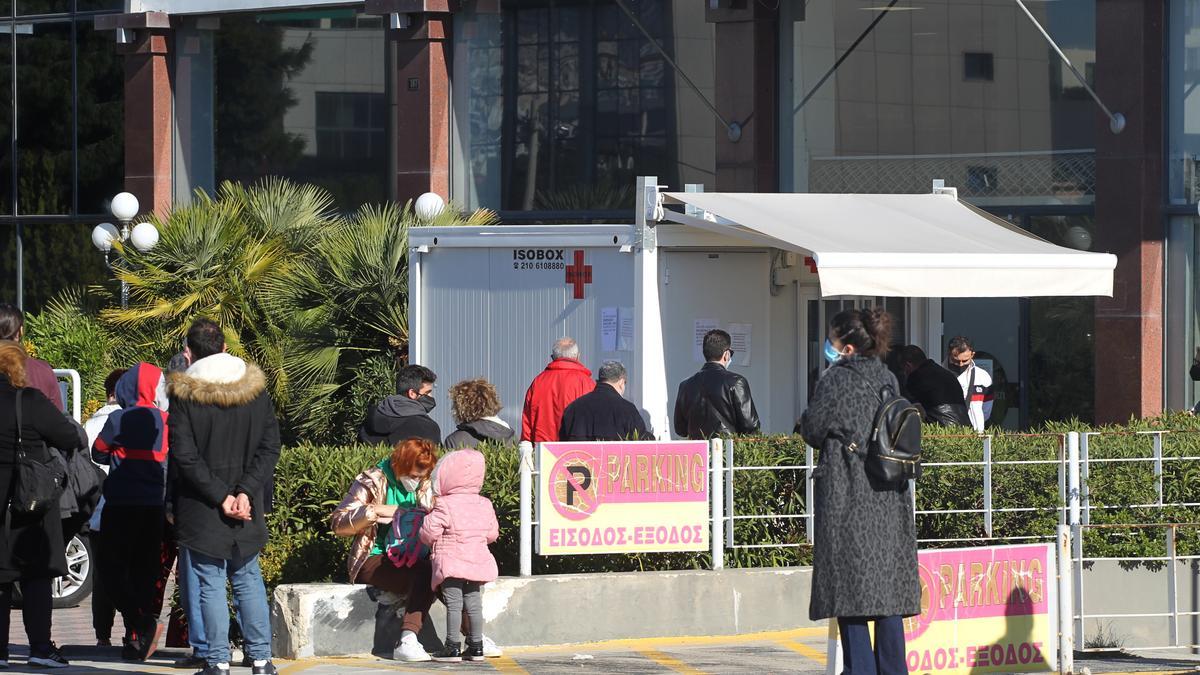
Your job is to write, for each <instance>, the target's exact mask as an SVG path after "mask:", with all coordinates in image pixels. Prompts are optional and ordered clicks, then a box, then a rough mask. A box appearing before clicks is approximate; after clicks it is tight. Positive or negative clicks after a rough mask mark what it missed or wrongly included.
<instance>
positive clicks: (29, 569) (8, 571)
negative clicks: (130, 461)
mask: <svg viewBox="0 0 1200 675" xmlns="http://www.w3.org/2000/svg"><path fill="white" fill-rule="evenodd" d="M26 358H28V357H27V356H26V354H25V350H24V349H23V348H22V347H21V345H19V344H17V343H16V342H10V341H7V340H4V341H0V491H2V494H3V495H4V520H3V524H2V525H0V636H3V638H4V642H3V645H4V648H3V650H0V661H4V662H6V663H7V661H8V626H9V609H10V607H11V605H12V592H13V582H20V584H21V599H22V606H21V613H22V618H23V619H24V621H25V634H26V635H27V636H28V638H29V648H30V650H29V663H30V665H39V666H43V667H48V668H62V667H64V666H66V665H67V661H66V659H64V658H63V657H62V654H60V653H59V651H58V648H57V647H56V646H55V645H54V643H53V642H51V641H50V610H51V598H50V584H51V582H52V581H53V580H54V579H56V578H57V577H61V576H63V575H64V574H66V573H67V559H66V555H65V553H64V546H63V532H62V521H61V520H60V516H59V510H58V508H57V506H56V507H54V508H51V509H50V510H49V511H48V512H47V513H45V514H43V515H37V516H18V515H13V513H12V511H11V510H10V509H9V508H8V504H9V502H10V500H11V499H12V495H13V489H14V487H15V485H16V484H15V480H16V473H15V471H14V470H13V465H14V462H15V460H16V441H17V434H16V426H17V416H16V400H17V392H18V391H22V392H23V393H22V394H21V418H22V426H21V436H22V440H23V441H24V445H25V447H26V448H29V447H31V446H32V447H37V446H38V445H39V442H44V443H45V445H48V446H52V447H55V448H59V449H61V450H65V451H77V450H78V449H79V448H82V447H83V446H84V445H86V443H87V437H86V436H85V435H84V433H83V427H80V426H77V425H75V424H72V423H71V422H70V421H69V420H68V419H67V417H66V416H65V415H63V414H62V412H61V411H59V410H58V408H56V407H55V406H54V404H53V403H51V402H50V400H49V399H47V398H46V396H45V395H44V394H42V393H41V392H40V391H38V390H36V389H33V388H25V360H26ZM46 451H47V452H50V450H49V449H48V448H47V450H46Z"/></svg>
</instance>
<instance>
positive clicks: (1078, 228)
mask: <svg viewBox="0 0 1200 675" xmlns="http://www.w3.org/2000/svg"><path fill="white" fill-rule="evenodd" d="M1067 245H1068V246H1070V247H1071V248H1073V249H1077V250H1080V251H1087V250H1089V249H1091V248H1092V233H1091V232H1088V229H1087V228H1086V227H1084V226H1082V225H1074V226H1071V227H1068V228H1067Z"/></svg>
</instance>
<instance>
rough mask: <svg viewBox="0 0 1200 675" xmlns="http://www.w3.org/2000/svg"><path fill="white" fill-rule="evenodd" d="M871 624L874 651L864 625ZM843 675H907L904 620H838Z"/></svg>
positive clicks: (889, 618) (896, 618)
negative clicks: (873, 624) (844, 667)
mask: <svg viewBox="0 0 1200 675" xmlns="http://www.w3.org/2000/svg"><path fill="white" fill-rule="evenodd" d="M868 621H874V622H875V647H874V649H872V647H871V633H870V631H869V630H868V628H867V622H868ZM837 622H838V631H839V632H840V633H841V634H842V659H843V661H845V666H846V669H845V670H844V671H842V672H843V673H846V675H876V674H877V673H878V675H908V662H907V661H906V660H905V659H906V658H907V657H906V655H905V653H904V620H903V619H902V618H900V617H898V616H879V617H862V616H856V617H838V620H837Z"/></svg>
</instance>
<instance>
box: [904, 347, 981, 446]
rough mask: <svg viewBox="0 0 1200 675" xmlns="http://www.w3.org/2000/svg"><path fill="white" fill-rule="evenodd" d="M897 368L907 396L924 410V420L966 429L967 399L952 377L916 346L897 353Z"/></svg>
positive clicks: (968, 421) (967, 420) (968, 420)
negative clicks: (903, 375)
mask: <svg viewBox="0 0 1200 675" xmlns="http://www.w3.org/2000/svg"><path fill="white" fill-rule="evenodd" d="M899 362H900V368H901V370H903V371H904V374H905V375H906V376H907V377H906V378H905V383H906V385H907V386H906V389H907V390H908V396H909V398H910V399H911V400H912V402H913V403H919V404H920V405H921V407H922V408H924V409H925V418H926V419H927V420H928V421H930V422H933V423H935V424H940V425H942V426H944V427H969V426H971V418H970V416H969V415H968V413H967V403H966V399H964V398H963V395H962V387H961V386H960V385H959V383H958V378H957V377H955V376H954V373H952V372H950V371H949V370H946V369H945V368H943V367H941V366H939V365H938V364H937V363H936V362H935V361H934V360H933V359H930V358H929V357H927V356H926V355H925V351H924V350H923V349H921V348H920V347H918V346H916V345H908V346H907V347H904V348H903V349H901V350H900V355H899Z"/></svg>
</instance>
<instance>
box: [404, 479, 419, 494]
mask: <svg viewBox="0 0 1200 675" xmlns="http://www.w3.org/2000/svg"><path fill="white" fill-rule="evenodd" d="M400 484H401V485H403V486H404V489H405V490H408V491H409V492H416V491H417V486H419V485H420V484H421V479H420V478H413V477H412V476H402V477H401V478H400Z"/></svg>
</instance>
